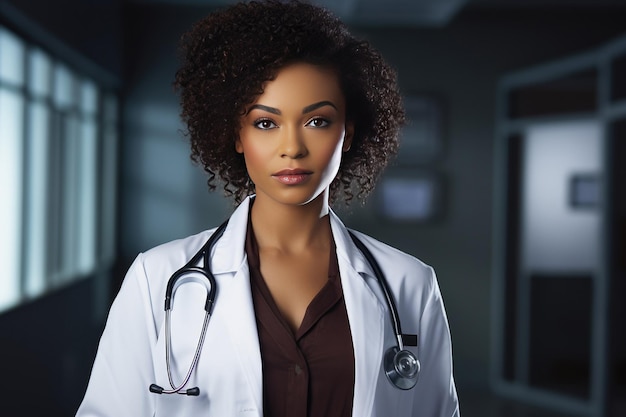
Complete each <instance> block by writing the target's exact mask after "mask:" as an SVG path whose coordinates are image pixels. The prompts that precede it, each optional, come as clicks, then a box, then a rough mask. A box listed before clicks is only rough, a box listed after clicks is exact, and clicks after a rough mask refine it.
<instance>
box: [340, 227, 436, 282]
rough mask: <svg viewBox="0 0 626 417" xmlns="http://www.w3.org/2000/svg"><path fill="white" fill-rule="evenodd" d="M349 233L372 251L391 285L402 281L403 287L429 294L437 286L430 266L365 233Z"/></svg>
mask: <svg viewBox="0 0 626 417" xmlns="http://www.w3.org/2000/svg"><path fill="white" fill-rule="evenodd" d="M349 231H350V232H351V233H353V234H354V235H355V236H356V237H357V238H358V239H359V240H360V241H361V242H363V243H364V244H365V245H366V247H367V249H369V250H370V252H371V253H372V256H373V257H374V259H376V261H377V262H378V263H379V265H380V267H381V269H382V270H383V273H384V274H385V278H386V279H387V281H389V282H390V284H392V285H393V284H394V283H395V282H397V281H400V282H401V283H402V285H407V284H408V285H409V286H418V287H421V288H422V290H426V291H427V292H428V291H430V290H432V289H433V287H434V286H436V277H435V273H434V270H433V268H432V267H431V266H430V265H428V264H426V263H425V262H423V261H422V260H420V259H418V258H417V257H415V256H413V255H410V254H408V253H406V252H403V251H401V250H400V249H397V248H395V247H393V246H391V245H389V244H387V243H384V242H381V241H380V240H378V239H376V238H373V237H372V236H369V235H366V234H365V233H362V232H358V231H355V230H349Z"/></svg>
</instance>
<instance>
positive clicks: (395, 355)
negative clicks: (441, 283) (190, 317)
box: [150, 220, 420, 395]
mask: <svg viewBox="0 0 626 417" xmlns="http://www.w3.org/2000/svg"><path fill="white" fill-rule="evenodd" d="M227 225H228V220H226V221H225V222H224V223H222V224H221V225H220V226H219V227H218V228H217V230H216V231H215V232H214V233H213V234H212V235H211V237H210V238H209V239H208V241H207V242H206V243H205V244H204V246H202V248H201V249H200V250H199V251H198V252H197V253H196V254H195V255H194V256H193V257H192V258H191V260H190V261H189V262H187V264H185V266H183V267H182V268H180V269H179V270H178V271H176V272H175V273H174V274H173V275H172V277H171V278H170V279H169V281H168V283H167V287H166V290H165V361H166V367H167V377H168V380H169V383H170V386H171V389H169V390H166V389H163V388H162V387H160V386H158V385H156V384H152V385H150V391H151V392H154V393H156V394H184V395H199V394H200V390H199V388H198V387H193V388H189V389H187V390H184V391H183V388H184V387H185V386H186V385H187V383H188V382H189V380H190V379H191V374H192V373H193V370H194V369H195V368H196V366H197V364H198V361H199V359H200V353H201V351H202V346H203V345H204V339H205V337H206V333H207V327H208V324H209V319H210V317H211V312H212V310H213V306H214V304H215V297H216V293H217V283H216V281H215V277H214V276H213V273H212V272H211V267H210V257H211V249H212V248H213V246H214V244H215V242H216V241H217V240H218V239H219V238H221V237H222V235H223V234H224V230H225V229H226V226H227ZM348 233H349V234H350V238H351V239H352V241H353V242H354V244H355V245H356V247H357V248H358V249H359V251H360V252H361V253H362V254H363V256H364V257H365V259H366V260H367V262H368V263H369V264H370V266H371V267H372V269H373V271H374V276H375V278H376V281H377V282H378V284H379V285H380V287H381V289H382V291H383V295H384V297H385V301H386V304H387V306H388V308H389V313H390V314H389V316H390V317H391V323H392V325H393V330H394V333H395V336H396V342H397V343H396V346H394V347H393V348H391V349H389V350H388V351H387V353H386V354H385V358H384V359H385V368H386V369H385V373H386V375H387V377H388V379H389V381H390V382H391V383H392V384H393V385H394V386H396V387H397V388H399V389H402V390H407V389H411V388H413V387H414V386H415V383H416V382H417V377H418V373H419V368H420V364H419V360H418V359H417V357H416V356H415V355H414V354H413V353H412V352H410V351H408V350H405V349H404V341H403V337H402V327H401V325H400V319H399V315H398V309H397V307H396V303H395V301H394V299H393V296H392V294H391V290H390V288H389V285H388V283H387V281H386V280H385V275H384V274H383V271H382V269H381V268H380V265H379V264H378V262H377V261H376V258H375V257H374V255H372V253H371V252H370V250H369V249H368V248H367V247H366V246H365V244H364V243H363V242H361V240H359V239H358V238H357V237H356V235H355V234H354V233H353V232H352V231H348ZM200 258H203V267H198V266H197V264H198V262H199V261H200ZM193 273H195V274H200V275H202V276H204V277H205V278H206V279H207V280H208V281H209V285H210V287H209V288H208V290H207V297H206V301H205V305H204V309H205V316H204V322H203V324H202V330H201V332H200V338H199V340H198V345H197V347H196V351H195V353H194V357H193V359H192V361H191V365H190V366H189V369H188V371H187V373H186V375H185V378H184V379H183V382H182V383H181V384H180V385H178V386H176V384H175V383H174V379H173V377H172V370H171V340H172V339H171V310H172V300H173V297H174V292H175V285H176V283H177V282H178V280H179V279H180V278H181V277H183V276H185V275H188V274H193ZM407 363H411V364H413V365H412V366H413V368H411V371H410V372H407V371H406V370H403V368H405V367H406V364H407ZM387 368H389V369H387Z"/></svg>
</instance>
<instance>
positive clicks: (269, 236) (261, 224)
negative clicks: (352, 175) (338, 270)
mask: <svg viewBox="0 0 626 417" xmlns="http://www.w3.org/2000/svg"><path fill="white" fill-rule="evenodd" d="M259 197H261V198H259ZM251 210H252V212H251V214H250V215H251V221H252V227H253V228H254V234H255V237H256V239H257V242H258V245H259V248H273V249H278V250H281V251H285V252H298V251H300V250H304V249H307V248H311V247H314V246H324V247H325V246H326V245H327V244H328V243H329V242H330V239H331V233H330V220H329V216H328V213H329V206H328V196H327V195H326V194H322V195H320V196H319V197H318V198H317V199H315V200H313V201H311V202H309V203H307V204H304V205H300V206H298V205H286V204H277V203H276V202H274V201H272V200H270V199H267V198H263V197H262V196H257V197H256V198H255V201H254V204H253V205H252V208H251Z"/></svg>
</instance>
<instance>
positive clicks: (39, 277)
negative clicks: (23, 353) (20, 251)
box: [24, 103, 50, 297]
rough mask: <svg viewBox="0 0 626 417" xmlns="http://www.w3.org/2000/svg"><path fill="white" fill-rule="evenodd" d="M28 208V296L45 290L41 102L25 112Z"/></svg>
mask: <svg viewBox="0 0 626 417" xmlns="http://www.w3.org/2000/svg"><path fill="white" fill-rule="evenodd" d="M28 126H30V131H29V135H30V137H29V145H30V146H29V148H28V153H29V154H28V175H27V181H28V183H27V190H28V207H27V209H26V216H27V218H26V223H27V228H26V230H27V233H26V254H25V256H26V259H28V262H25V264H24V268H25V271H24V272H25V273H24V279H25V291H26V294H27V295H28V296H29V297H34V296H37V295H40V294H42V293H43V292H44V291H45V289H46V288H45V286H46V282H45V273H46V253H47V250H46V214H47V212H48V210H47V207H48V204H47V194H46V191H47V189H48V187H47V185H48V184H47V178H48V172H49V163H48V149H49V137H50V110H49V109H48V107H46V106H45V105H44V104H42V103H33V104H31V105H30V109H29V113H28Z"/></svg>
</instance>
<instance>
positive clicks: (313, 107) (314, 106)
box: [302, 101, 337, 114]
mask: <svg viewBox="0 0 626 417" xmlns="http://www.w3.org/2000/svg"><path fill="white" fill-rule="evenodd" d="M324 106H331V107H332V108H334V109H335V110H337V106H335V105H334V104H333V103H331V102H330V101H320V102H319V103H314V104H311V105H310V106H306V107H305V108H303V109H302V114H307V113H309V112H312V111H313V110H317V109H319V108H320V107H324Z"/></svg>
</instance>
